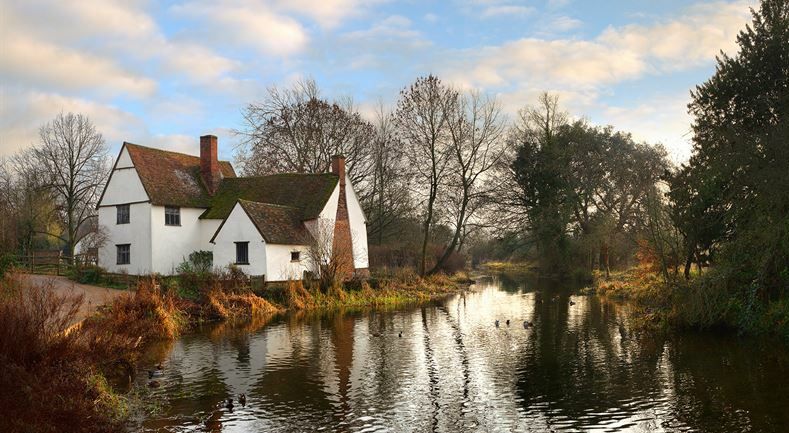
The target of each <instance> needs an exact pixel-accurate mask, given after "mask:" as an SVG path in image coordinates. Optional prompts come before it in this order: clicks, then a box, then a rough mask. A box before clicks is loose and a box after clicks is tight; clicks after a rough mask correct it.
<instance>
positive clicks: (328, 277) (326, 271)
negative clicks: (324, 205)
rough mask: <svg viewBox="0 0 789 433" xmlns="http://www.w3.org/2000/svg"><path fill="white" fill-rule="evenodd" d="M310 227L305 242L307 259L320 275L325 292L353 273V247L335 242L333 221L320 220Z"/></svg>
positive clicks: (314, 270)
mask: <svg viewBox="0 0 789 433" xmlns="http://www.w3.org/2000/svg"><path fill="white" fill-rule="evenodd" d="M308 227H309V235H308V236H307V238H306V239H304V241H303V243H304V244H305V245H307V251H306V253H307V259H308V260H309V263H310V265H311V267H312V268H313V272H315V274H317V275H318V278H319V281H320V286H321V289H322V290H324V291H325V290H328V289H329V288H330V287H332V285H334V284H336V283H339V282H341V281H342V280H343V279H344V278H345V277H346V276H347V275H348V274H349V273H350V272H352V271H353V269H354V267H353V245H352V244H351V243H350V242H348V243H344V242H335V241H334V238H335V224H334V220H332V219H325V218H318V219H317V220H316V221H314V222H311V223H310V224H309V225H308ZM351 239H353V236H351ZM348 249H350V251H349V250H348Z"/></svg>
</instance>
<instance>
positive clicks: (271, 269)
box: [266, 244, 312, 281]
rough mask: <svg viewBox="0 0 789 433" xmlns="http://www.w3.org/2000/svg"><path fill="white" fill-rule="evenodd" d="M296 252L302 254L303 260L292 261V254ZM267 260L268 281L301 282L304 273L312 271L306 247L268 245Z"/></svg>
mask: <svg viewBox="0 0 789 433" xmlns="http://www.w3.org/2000/svg"><path fill="white" fill-rule="evenodd" d="M294 251H299V252H300V253H301V256H300V258H301V260H299V261H296V262H292V261H291V260H290V253H291V252H294ZM266 259H267V260H266V263H267V265H268V266H267V272H266V281H287V280H300V279H301V278H302V277H303V276H304V271H311V270H312V267H311V266H310V261H309V259H308V258H307V247H306V246H304V245H280V244H266Z"/></svg>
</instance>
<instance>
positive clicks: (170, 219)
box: [164, 206, 181, 226]
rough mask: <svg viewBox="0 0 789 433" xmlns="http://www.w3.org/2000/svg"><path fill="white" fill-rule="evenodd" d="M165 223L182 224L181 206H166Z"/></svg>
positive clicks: (168, 224)
mask: <svg viewBox="0 0 789 433" xmlns="http://www.w3.org/2000/svg"><path fill="white" fill-rule="evenodd" d="M164 225H166V226H180V225H181V208H180V207H175V206H165V207H164Z"/></svg>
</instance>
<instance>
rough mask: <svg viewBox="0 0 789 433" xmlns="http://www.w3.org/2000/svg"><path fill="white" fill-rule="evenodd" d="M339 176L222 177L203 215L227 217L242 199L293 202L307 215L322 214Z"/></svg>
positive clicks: (276, 175) (290, 203) (305, 216)
mask: <svg viewBox="0 0 789 433" xmlns="http://www.w3.org/2000/svg"><path fill="white" fill-rule="evenodd" d="M337 180H338V178H337V176H335V175H333V174H331V173H322V174H294V173H285V174H275V175H271V176H259V177H239V178H228V179H224V180H222V183H221V184H220V186H219V189H218V190H217V192H216V194H214V196H213V197H211V200H210V208H209V209H208V210H206V211H205V212H204V213H203V214H202V215H201V216H200V218H205V219H224V218H227V216H228V215H230V211H231V210H232V209H233V206H234V205H235V204H236V201H237V200H238V199H244V200H249V201H254V202H259V203H270V204H278V205H284V206H291V207H295V208H298V209H301V210H302V212H303V215H302V217H303V219H313V218H316V217H317V216H318V214H320V211H321V210H322V209H323V206H324V204H326V201H328V199H329V197H330V196H331V193H332V192H333V191H334V188H335V187H336V185H337Z"/></svg>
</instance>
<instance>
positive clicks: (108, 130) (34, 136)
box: [0, 91, 145, 155]
mask: <svg viewBox="0 0 789 433" xmlns="http://www.w3.org/2000/svg"><path fill="white" fill-rule="evenodd" d="M61 112H66V113H67V112H75V113H82V114H85V115H87V116H88V117H89V118H90V119H91V121H92V122H93V124H94V125H95V126H96V129H97V130H98V131H99V132H101V133H102V135H104V139H105V140H106V141H107V145H108V146H110V147H116V146H119V145H120V143H121V142H122V141H123V140H128V141H133V139H134V138H135V137H136V136H139V134H140V131H144V130H145V125H144V123H143V121H142V120H141V119H139V118H137V117H136V116H134V115H132V114H130V113H128V112H126V111H123V110H121V109H119V108H117V107H114V106H112V105H106V104H101V103H97V102H94V101H91V100H87V99H83V98H71V97H67V96H63V95H58V94H54V93H44V92H37V91H32V92H26V91H8V92H6V93H5V94H4V95H3V104H0V131H3V133H2V139H0V155H10V154H12V153H15V152H17V151H18V150H20V149H23V148H26V147H29V146H30V145H31V144H35V143H37V142H38V129H39V127H40V126H41V125H43V124H44V123H46V122H49V121H51V120H52V119H53V118H54V117H55V116H56V115H58V114H59V113H61Z"/></svg>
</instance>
